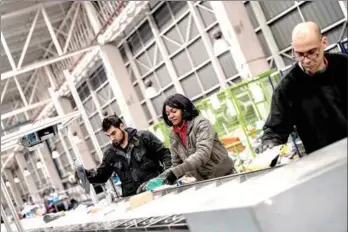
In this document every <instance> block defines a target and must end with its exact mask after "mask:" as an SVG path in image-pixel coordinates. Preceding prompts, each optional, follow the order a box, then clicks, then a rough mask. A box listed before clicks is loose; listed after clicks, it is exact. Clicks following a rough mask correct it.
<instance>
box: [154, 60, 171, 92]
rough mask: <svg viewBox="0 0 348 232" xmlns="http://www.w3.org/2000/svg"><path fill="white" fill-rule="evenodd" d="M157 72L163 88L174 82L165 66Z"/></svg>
mask: <svg viewBox="0 0 348 232" xmlns="http://www.w3.org/2000/svg"><path fill="white" fill-rule="evenodd" d="M155 72H156V75H157V79H158V81H159V83H160V85H161V87H162V88H163V87H165V86H167V85H168V84H169V83H171V82H172V79H171V78H170V75H169V73H168V70H167V67H166V66H165V65H162V66H161V67H159V68H158V69H157V70H156V71H155Z"/></svg>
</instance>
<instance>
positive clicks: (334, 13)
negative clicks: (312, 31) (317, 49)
mask: <svg viewBox="0 0 348 232" xmlns="http://www.w3.org/2000/svg"><path fill="white" fill-rule="evenodd" d="M301 11H302V14H303V17H304V18H305V20H307V21H313V22H316V23H317V24H318V25H319V27H320V28H321V29H324V28H325V27H327V26H329V25H331V24H333V23H335V22H337V21H339V20H340V19H343V18H344V15H343V12H342V10H341V7H340V5H339V3H338V2H334V1H323V2H306V3H305V4H304V5H302V6H301Z"/></svg>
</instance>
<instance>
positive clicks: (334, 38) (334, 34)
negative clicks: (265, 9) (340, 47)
mask: <svg viewBox="0 0 348 232" xmlns="http://www.w3.org/2000/svg"><path fill="white" fill-rule="evenodd" d="M343 29H344V28H343V26H342V25H339V26H337V27H335V28H333V29H331V30H329V31H327V32H325V33H323V35H324V36H326V37H327V39H328V40H329V44H333V43H337V42H338V41H339V40H340V35H341V33H342V30H343ZM345 30H347V28H345ZM343 36H344V37H346V38H347V31H346V33H344V34H343ZM344 37H343V38H344Z"/></svg>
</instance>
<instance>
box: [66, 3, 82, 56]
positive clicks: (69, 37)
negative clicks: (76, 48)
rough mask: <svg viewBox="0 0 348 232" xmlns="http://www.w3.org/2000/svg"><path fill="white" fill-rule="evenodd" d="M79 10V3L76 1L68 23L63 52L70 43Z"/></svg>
mask: <svg viewBox="0 0 348 232" xmlns="http://www.w3.org/2000/svg"><path fill="white" fill-rule="evenodd" d="M79 10H80V3H78V4H77V6H76V10H75V14H74V17H73V20H72V22H71V25H70V29H69V32H68V37H67V39H66V41H65V45H64V49H63V53H64V54H65V53H66V51H67V50H68V47H69V43H70V40H71V36H72V34H73V31H74V28H75V24H76V19H77V16H78V13H79Z"/></svg>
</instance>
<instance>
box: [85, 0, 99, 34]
mask: <svg viewBox="0 0 348 232" xmlns="http://www.w3.org/2000/svg"><path fill="white" fill-rule="evenodd" d="M83 6H84V8H85V10H86V13H87V17H88V20H89V22H90V24H91V26H92V28H93V31H94V34H97V33H98V32H99V30H100V29H101V27H102V25H101V23H100V20H99V19H98V12H97V10H96V9H95V7H94V6H93V4H92V2H90V1H83Z"/></svg>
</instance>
